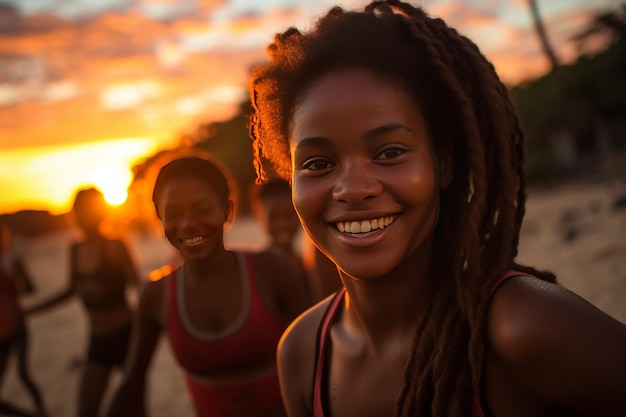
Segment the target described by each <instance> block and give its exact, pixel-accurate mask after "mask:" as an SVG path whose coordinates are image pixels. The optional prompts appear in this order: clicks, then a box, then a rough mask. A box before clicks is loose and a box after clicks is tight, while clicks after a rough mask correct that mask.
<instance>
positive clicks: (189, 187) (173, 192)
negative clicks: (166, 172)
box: [159, 175, 218, 203]
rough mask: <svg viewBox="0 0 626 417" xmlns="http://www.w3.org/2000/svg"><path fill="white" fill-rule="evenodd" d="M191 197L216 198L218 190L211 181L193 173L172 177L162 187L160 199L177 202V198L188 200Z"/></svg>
mask: <svg viewBox="0 0 626 417" xmlns="http://www.w3.org/2000/svg"><path fill="white" fill-rule="evenodd" d="M190 198H194V199H198V198H210V199H216V198H218V196H217V190H216V189H215V187H213V186H212V185H211V184H210V182H209V181H206V180H203V179H200V178H198V177H195V176H193V175H185V176H181V177H176V178H172V179H170V180H169V181H168V182H167V183H165V184H163V186H162V187H161V192H160V195H159V201H160V202H162V203H169V202H175V200H187V199H190Z"/></svg>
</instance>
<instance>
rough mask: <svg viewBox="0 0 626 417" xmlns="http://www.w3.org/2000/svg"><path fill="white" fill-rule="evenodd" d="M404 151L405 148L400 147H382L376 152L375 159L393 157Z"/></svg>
mask: <svg viewBox="0 0 626 417" xmlns="http://www.w3.org/2000/svg"><path fill="white" fill-rule="evenodd" d="M405 152H406V150H405V149H402V148H397V147H395V148H386V149H383V150H382V151H381V152H379V153H378V155H376V159H378V160H380V159H393V158H397V157H399V156H400V155H402V154H404V153H405Z"/></svg>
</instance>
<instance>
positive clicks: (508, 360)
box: [488, 277, 626, 415]
mask: <svg viewBox="0 0 626 417" xmlns="http://www.w3.org/2000/svg"><path fill="white" fill-rule="evenodd" d="M488 345H489V352H491V355H492V356H491V359H494V362H495V363H497V364H498V367H499V372H498V374H499V375H503V376H504V377H505V378H508V379H514V380H515V385H517V386H518V387H519V388H520V390H522V391H526V394H527V395H529V396H531V397H534V398H535V399H536V400H537V402H542V403H545V404H552V405H554V406H558V407H562V408H563V409H571V410H577V411H580V412H582V413H583V414H582V415H586V414H584V413H586V412H589V413H592V412H593V413H596V415H604V414H602V412H601V410H602V409H605V410H607V412H609V410H610V407H613V410H618V409H619V410H623V411H624V413H625V414H624V415H626V397H624V396H623V389H624V387H626V355H624V353H623V352H626V325H624V324H623V323H621V322H619V321H618V320H616V319H614V318H612V317H610V316H609V315H607V314H605V313H604V312H602V311H601V310H599V309H598V308H597V307H595V306H594V305H592V304H591V303H589V302H588V301H586V300H584V299H583V298H581V297H580V296H578V295H576V294H574V293H573V292H571V291H569V290H568V289H566V288H564V287H562V286H560V285H558V284H553V283H549V282H545V281H542V280H540V279H537V278H534V277H515V278H511V279H509V280H508V281H507V282H505V283H504V284H502V286H501V287H500V288H499V289H498V290H497V291H496V293H495V294H494V296H493V299H492V301H491V305H490V308H489V312H488ZM488 358H489V357H488ZM620 387H621V388H620ZM620 391H621V392H622V393H620Z"/></svg>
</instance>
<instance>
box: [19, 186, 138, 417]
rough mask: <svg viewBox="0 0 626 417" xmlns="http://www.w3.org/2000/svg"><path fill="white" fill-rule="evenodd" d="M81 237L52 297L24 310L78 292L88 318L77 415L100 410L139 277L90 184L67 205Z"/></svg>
mask: <svg viewBox="0 0 626 417" xmlns="http://www.w3.org/2000/svg"><path fill="white" fill-rule="evenodd" d="M72 212H73V214H74V217H75V219H76V223H77V224H78V226H79V227H80V229H81V231H82V233H83V239H82V241H80V242H77V243H75V244H73V245H72V246H71V247H70V271H71V272H70V279H69V281H68V284H67V287H66V288H65V289H64V290H63V291H61V292H60V293H59V294H57V295H56V296H54V297H52V298H50V299H48V300H46V301H43V302H42V303H40V304H38V305H36V306H34V307H32V308H31V309H29V312H31V313H32V312H38V311H41V310H45V309H48V308H50V307H52V306H55V305H58V304H59V303H61V302H63V301H66V300H68V299H69V298H70V297H71V296H73V295H78V296H79V297H80V300H81V301H82V304H83V307H84V309H85V312H86V313H87V318H88V320H89V333H90V336H89V348H88V351H87V358H86V364H85V367H84V369H83V374H82V378H81V382H80V385H79V386H80V390H79V395H78V416H79V417H95V416H98V414H99V409H100V403H101V401H102V396H103V394H104V392H105V391H106V388H107V386H108V382H109V376H110V374H111V371H112V370H113V369H114V368H116V367H121V365H122V364H123V363H124V361H125V358H126V352H127V349H128V344H129V341H130V336H131V322H132V320H131V318H132V313H131V307H130V304H129V302H128V299H127V288H128V286H129V285H130V286H136V285H137V284H138V282H139V280H138V275H137V270H136V267H135V263H134V261H133V259H132V258H131V255H130V253H129V250H128V249H127V247H126V245H125V244H124V242H122V241H121V240H116V239H109V238H108V237H106V236H105V235H104V234H103V233H102V231H101V225H102V222H103V220H104V219H105V217H106V203H105V201H104V198H103V195H102V193H101V192H100V191H98V190H96V189H95V188H88V189H83V190H80V191H78V193H77V194H76V197H75V199H74V206H73V209H72Z"/></svg>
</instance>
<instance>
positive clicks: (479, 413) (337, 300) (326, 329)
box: [313, 271, 527, 417]
mask: <svg viewBox="0 0 626 417" xmlns="http://www.w3.org/2000/svg"><path fill="white" fill-rule="evenodd" d="M518 276H527V275H526V274H524V273H523V272H519V271H508V272H507V273H505V274H504V275H502V276H501V277H500V278H498V280H497V281H496V282H495V283H494V284H493V286H492V287H491V295H493V294H494V293H495V292H496V290H497V289H498V287H499V286H500V285H502V283H503V282H504V281H506V280H507V279H509V278H512V277H518ZM345 293H346V289H345V288H342V289H340V290H339V291H337V294H335V297H333V299H332V301H331V302H330V305H329V306H328V310H327V311H326V315H325V316H324V318H323V319H322V323H321V324H320V337H319V344H318V354H317V363H316V367H315V375H314V377H313V378H314V379H313V417H325V415H326V414H325V412H324V403H323V401H322V395H323V394H322V381H323V380H324V369H326V359H327V358H328V355H329V354H330V352H329V348H328V339H329V338H330V327H331V325H332V323H333V321H334V318H335V316H336V315H337V312H338V311H339V306H340V305H341V303H342V302H343V299H344V296H345ZM472 417H485V413H484V412H483V408H482V405H481V404H480V399H479V398H475V399H474V404H473V406H472Z"/></svg>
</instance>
